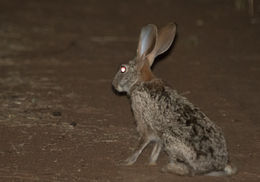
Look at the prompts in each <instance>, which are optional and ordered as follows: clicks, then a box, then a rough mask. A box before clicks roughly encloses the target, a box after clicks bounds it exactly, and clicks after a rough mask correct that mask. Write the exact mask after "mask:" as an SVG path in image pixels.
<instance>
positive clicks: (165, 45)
mask: <svg viewBox="0 0 260 182" xmlns="http://www.w3.org/2000/svg"><path fill="white" fill-rule="evenodd" d="M175 34H176V25H175V24H174V23H169V24H168V25H166V26H165V27H163V28H162V29H160V31H159V35H158V38H157V41H156V44H155V47H154V50H153V51H152V52H151V53H150V54H149V55H147V58H148V60H149V65H150V66H152V64H153V61H154V59H155V58H156V56H158V55H160V54H162V53H164V52H165V51H167V50H168V49H169V48H170V46H171V44H172V42H173V40H174V37H175Z"/></svg>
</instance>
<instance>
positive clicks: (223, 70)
mask: <svg viewBox="0 0 260 182" xmlns="http://www.w3.org/2000/svg"><path fill="white" fill-rule="evenodd" d="M248 2H251V0H249V1H247V0H229V1H227V0H212V1H209V0H196V1H195V0H194V1H190V0H175V1H173V0H164V1H161V0H146V1H139V0H132V1H123V0H118V1H94V0H89V1H87V0H81V1H72V0H70V1H69V0H67V1H66V0H59V1H57V0H48V1H47V0H45V1H43V0H42V1H39V0H38V1H36V0H24V1H21V0H12V1H10V0H0V181H62V182H63V181H70V182H72V181H91V182H96V181H98V182H99V181H101V182H109V181H111V182H113V181H126V182H135V181H136V182H139V181H140V182H143V181H164V182H167V181H175V182H177V181H219V182H220V181H221V182H222V181H260V155H259V151H260V131H259V129H260V125H259V122H260V121H259V120H260V116H259V108H260V102H259V101H260V99H259V92H260V62H259V61H260V41H259V40H260V36H259V35H260V17H259V14H260V3H259V2H257V1H256V0H255V1H254V12H252V11H251V10H250V8H249V6H248ZM168 22H176V23H177V25H178V29H177V32H178V37H177V40H176V41H175V42H174V47H173V48H172V49H171V51H169V52H168V55H167V56H163V59H157V64H156V65H155V66H154V69H153V70H154V73H155V75H157V76H158V77H160V78H163V79H164V80H166V81H167V82H168V83H169V84H170V85H172V86H173V87H174V88H175V89H177V90H178V91H179V93H182V94H183V95H185V96H186V97H187V98H189V100H190V101H191V102H193V103H194V104H195V105H197V106H199V107H200V108H201V109H202V110H203V111H204V112H205V113H206V114H207V115H208V116H209V117H210V118H211V119H212V120H214V121H215V122H216V123H217V124H218V125H219V126H220V127H222V128H223V130H224V133H225V137H226V139H227V142H228V148H229V151H230V157H231V160H232V162H233V163H234V164H235V165H236V166H237V168H238V174H237V175H235V176H232V177H219V178H216V177H203V176H197V177H179V176H176V175H173V174H167V173H166V174H165V173H162V172H160V169H161V168H162V167H163V166H164V165H165V164H166V163H167V156H166V155H165V154H164V153H162V154H161V155H160V158H159V161H158V165H157V166H152V167H151V166H148V165H147V162H148V158H149V154H150V152H151V146H150V147H148V148H147V149H146V150H145V151H144V153H143V154H142V155H141V156H140V158H139V159H138V161H137V163H136V164H134V165H133V166H130V167H124V166H119V165H118V164H119V162H120V161H121V160H123V159H126V158H127V157H128V156H129V155H130V154H131V152H132V151H133V149H134V148H135V147H136V145H137V139H138V135H137V132H136V130H135V123H134V119H133V116H132V113H131V110H130V105H129V101H128V99H127V97H119V96H117V95H115V94H114V93H113V92H112V90H111V81H112V79H113V76H114V74H115V73H116V71H117V69H118V66H119V65H120V64H121V63H126V62H128V61H129V60H130V59H132V58H133V57H134V56H135V51H136V47H137V41H138V36H139V32H140V29H141V27H142V26H144V25H146V24H148V23H154V24H156V25H158V26H159V27H161V26H163V25H165V24H167V23H168Z"/></svg>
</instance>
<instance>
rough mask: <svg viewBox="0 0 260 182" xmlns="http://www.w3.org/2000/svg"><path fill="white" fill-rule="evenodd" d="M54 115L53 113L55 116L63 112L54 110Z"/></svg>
mask: <svg viewBox="0 0 260 182" xmlns="http://www.w3.org/2000/svg"><path fill="white" fill-rule="evenodd" d="M52 115H53V116H61V112H59V111H54V112H53V113H52Z"/></svg>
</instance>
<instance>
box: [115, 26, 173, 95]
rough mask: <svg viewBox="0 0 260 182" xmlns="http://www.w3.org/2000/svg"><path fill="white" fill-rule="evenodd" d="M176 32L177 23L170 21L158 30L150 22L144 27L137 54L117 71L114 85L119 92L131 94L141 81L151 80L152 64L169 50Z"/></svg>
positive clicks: (152, 76)
mask: <svg viewBox="0 0 260 182" xmlns="http://www.w3.org/2000/svg"><path fill="white" fill-rule="evenodd" d="M175 34H176V25H175V24H173V23H170V24H168V25H166V26H165V27H163V28H162V29H161V30H160V31H159V32H157V27H156V26H155V25H152V24H148V25H146V26H145V27H143V28H142V30H141V33H140V37H139V43H138V48H137V56H136V58H135V59H133V60H131V61H129V63H128V64H122V65H121V67H120V69H119V71H118V72H117V74H116V76H115V78H114V80H113V83H112V85H113V87H114V88H115V89H116V90H117V91H118V92H126V93H128V94H129V92H130V90H131V87H132V86H133V85H134V84H135V83H137V82H140V81H149V80H152V79H153V78H154V75H153V74H152V72H151V66H152V64H153V62H154V59H155V57H156V56H158V55H159V54H162V53H163V52H165V51H167V50H168V49H169V47H170V46H171V44H172V42H173V40H174V37H175Z"/></svg>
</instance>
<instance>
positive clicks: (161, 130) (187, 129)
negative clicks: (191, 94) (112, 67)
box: [112, 23, 236, 176]
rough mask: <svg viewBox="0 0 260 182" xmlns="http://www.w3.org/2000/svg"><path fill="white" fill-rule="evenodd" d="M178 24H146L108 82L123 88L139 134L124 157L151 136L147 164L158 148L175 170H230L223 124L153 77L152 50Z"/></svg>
mask: <svg viewBox="0 0 260 182" xmlns="http://www.w3.org/2000/svg"><path fill="white" fill-rule="evenodd" d="M175 34H176V25H175V24H173V23H170V24H168V25H166V26H165V27H163V28H162V29H161V30H160V31H159V32H157V27H156V26H155V25H153V24H148V25H147V26H145V27H143V28H142V30H141V33H140V37H139V43H138V48H137V56H136V58H134V59H133V60H131V61H130V62H129V63H128V64H123V65H121V67H120V69H119V71H118V72H117V74H116V75H115V78H114V80H113V82H112V86H113V87H114V88H115V90H117V91H118V92H126V93H127V95H128V96H129V97H130V100H131V107H132V111H133V114H134V117H135V120H136V124H137V131H138V133H139V134H140V144H139V147H138V148H137V149H136V151H135V152H134V154H133V155H132V156H131V157H129V158H128V159H127V160H126V161H125V164H126V165H132V164H133V163H135V161H136V160H137V158H138V156H139V155H140V154H141V152H142V151H143V149H144V148H145V147H146V146H147V145H148V144H149V143H151V142H154V143H155V144H154V147H153V150H152V153H151V157H150V161H149V164H150V165H155V164H156V161H157V159H158V156H159V154H160V152H161V151H162V150H164V151H165V152H166V154H167V155H168V156H169V163H168V165H166V167H164V168H163V171H166V172H171V173H175V174H178V175H191V176H193V175H211V176H222V175H232V174H234V173H235V172H236V168H235V167H232V166H231V165H230V163H229V157H228V151H227V146H226V141H225V138H224V136H223V133H222V131H221V129H220V128H219V127H218V126H216V125H215V124H214V123H213V122H212V121H211V120H210V119H209V118H208V117H207V116H206V115H205V114H204V113H203V112H202V111H201V110H200V109H199V108H198V107H196V106H194V105H193V104H192V103H190V102H189V101H188V100H187V98H185V97H183V96H181V95H179V94H178V93H177V91H176V90H174V89H172V88H171V87H170V86H168V85H167V84H166V83H165V82H164V81H162V80H161V79H158V78H157V77H155V75H154V74H153V73H152V71H151V66H152V64H153V62H154V59H155V58H156V56H158V55H160V54H162V53H164V52H165V51H167V50H168V49H169V47H170V46H171V44H172V42H173V40H174V37H175Z"/></svg>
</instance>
